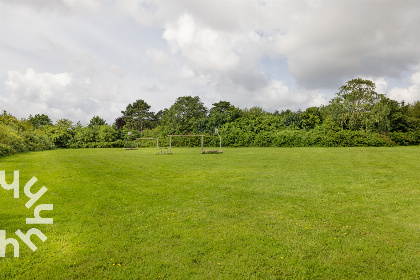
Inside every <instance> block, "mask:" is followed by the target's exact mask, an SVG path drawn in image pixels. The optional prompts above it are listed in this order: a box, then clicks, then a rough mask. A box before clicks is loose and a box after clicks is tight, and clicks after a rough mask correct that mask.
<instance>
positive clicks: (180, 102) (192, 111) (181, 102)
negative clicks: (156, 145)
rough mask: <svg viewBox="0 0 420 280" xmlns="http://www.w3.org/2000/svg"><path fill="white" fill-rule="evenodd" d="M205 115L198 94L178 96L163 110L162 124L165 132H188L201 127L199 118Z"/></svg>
mask: <svg viewBox="0 0 420 280" xmlns="http://www.w3.org/2000/svg"><path fill="white" fill-rule="evenodd" d="M206 116H207V108H206V107H205V106H204V104H203V102H201V101H200V98H199V97H198V96H195V97H191V96H183V97H178V98H177V99H176V101H175V103H174V104H173V105H172V106H171V107H170V108H169V109H168V110H166V111H165V112H164V114H163V116H162V126H163V128H164V131H165V132H166V133H181V134H185V133H189V132H192V131H201V130H202V129H203V127H202V122H201V119H202V118H205V117H206Z"/></svg>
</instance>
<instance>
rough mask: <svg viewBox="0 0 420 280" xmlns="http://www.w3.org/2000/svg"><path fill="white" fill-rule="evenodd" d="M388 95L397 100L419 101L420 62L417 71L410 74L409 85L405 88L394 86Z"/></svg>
mask: <svg viewBox="0 0 420 280" xmlns="http://www.w3.org/2000/svg"><path fill="white" fill-rule="evenodd" d="M388 97H389V98H391V99H394V100H397V101H400V102H401V101H405V102H408V103H412V102H414V101H420V64H419V65H418V66H417V71H416V72H415V73H414V74H412V75H411V85H410V86H408V87H407V88H401V87H394V88H392V89H391V90H390V91H389V94H388Z"/></svg>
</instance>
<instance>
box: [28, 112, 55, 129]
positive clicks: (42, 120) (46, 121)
mask: <svg viewBox="0 0 420 280" xmlns="http://www.w3.org/2000/svg"><path fill="white" fill-rule="evenodd" d="M28 120H29V122H30V123H32V125H33V126H34V127H35V128H39V127H41V126H43V125H52V121H51V119H50V118H49V117H48V116H47V115H44V114H41V115H39V114H36V115H35V116H34V117H32V115H29V118H28Z"/></svg>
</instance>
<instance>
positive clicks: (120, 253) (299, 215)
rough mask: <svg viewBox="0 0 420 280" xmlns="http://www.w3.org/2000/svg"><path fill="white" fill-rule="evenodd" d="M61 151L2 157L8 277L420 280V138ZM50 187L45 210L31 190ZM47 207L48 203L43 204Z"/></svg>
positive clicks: (3, 267)
mask: <svg viewBox="0 0 420 280" xmlns="http://www.w3.org/2000/svg"><path fill="white" fill-rule="evenodd" d="M155 151H156V150H155V149H151V148H145V149H140V150H134V151H124V150H122V149H78V150H71V149H70V150H53V151H44V152H34V153H27V154H19V155H15V156H10V157H5V158H0V170H4V171H6V178H7V181H8V182H9V183H11V182H12V180H13V170H19V171H20V198H18V199H14V198H13V191H11V190H8V191H6V190H4V189H3V188H0V217H1V220H0V230H6V232H7V236H6V238H16V239H18V237H17V236H16V234H15V233H14V232H15V231H16V230H17V229H21V230H22V231H23V232H24V233H26V231H27V230H29V229H30V228H32V227H36V228H38V229H39V230H41V231H42V232H43V233H44V234H45V235H46V236H47V238H48V239H47V240H46V241H45V242H44V243H43V242H42V241H41V240H39V239H38V238H37V237H36V236H33V237H32V241H33V242H34V244H35V245H36V246H37V247H38V250H36V251H35V252H33V251H31V250H30V249H29V248H28V246H26V245H25V244H24V243H23V242H22V241H21V240H20V239H18V240H19V242H20V257H19V258H14V257H13V247H12V246H11V245H9V246H7V250H6V257H5V258H0V279H419V278H420V147H396V148H236V149H235V148H230V149H229V148H225V149H224V153H223V154H216V155H202V154H201V153H200V149H197V148H175V149H174V150H173V154H172V155H156V154H155ZM33 176H36V177H37V178H38V182H37V183H36V184H35V185H34V186H33V188H32V192H36V190H37V189H39V188H41V187H42V186H45V187H47V188H48V191H47V192H46V193H45V194H44V195H43V196H42V198H41V199H40V200H39V201H38V202H37V203H36V205H38V204H41V203H46V204H53V205H54V210H53V211H43V212H41V216H42V217H50V218H54V224H52V225H26V223H25V221H26V218H27V217H33V215H34V213H33V207H32V208H31V209H27V208H26V207H25V203H26V202H27V200H28V199H27V197H26V196H25V195H24V192H23V187H24V185H25V184H26V182H27V181H28V180H29V179H30V178H32V177H33ZM36 205H35V206H36Z"/></svg>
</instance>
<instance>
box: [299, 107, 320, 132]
mask: <svg viewBox="0 0 420 280" xmlns="http://www.w3.org/2000/svg"><path fill="white" fill-rule="evenodd" d="M300 122H301V126H302V128H304V129H313V128H314V127H315V126H316V125H318V124H320V123H321V122H322V114H321V110H320V109H319V108H318V107H310V108H307V109H306V110H305V111H304V112H302V113H301V114H300Z"/></svg>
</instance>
